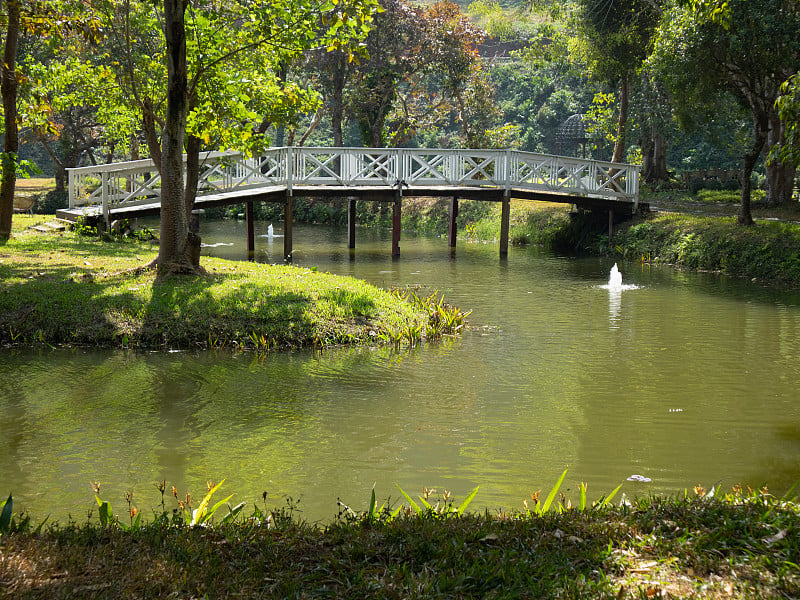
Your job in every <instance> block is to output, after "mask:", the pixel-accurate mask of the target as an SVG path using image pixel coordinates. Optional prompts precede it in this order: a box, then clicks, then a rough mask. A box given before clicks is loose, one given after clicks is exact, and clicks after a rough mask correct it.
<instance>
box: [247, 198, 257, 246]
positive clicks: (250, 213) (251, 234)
mask: <svg viewBox="0 0 800 600" xmlns="http://www.w3.org/2000/svg"><path fill="white" fill-rule="evenodd" d="M244 212H245V223H246V225H247V260H253V259H254V258H255V256H256V225H255V221H256V217H255V210H253V201H252V200H248V201H247V202H245V205H244Z"/></svg>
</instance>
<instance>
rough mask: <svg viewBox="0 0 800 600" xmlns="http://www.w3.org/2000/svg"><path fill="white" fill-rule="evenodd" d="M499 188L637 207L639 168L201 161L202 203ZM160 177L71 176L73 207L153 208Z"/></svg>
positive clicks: (542, 159)
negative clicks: (319, 190)
mask: <svg viewBox="0 0 800 600" xmlns="http://www.w3.org/2000/svg"><path fill="white" fill-rule="evenodd" d="M298 185H325V186H341V187H356V186H383V187H386V186H389V187H394V186H399V187H400V188H402V187H403V186H404V185H405V186H408V187H410V188H411V189H412V192H413V188H414V186H493V187H502V188H504V189H506V190H511V189H512V188H518V189H531V190H542V191H549V192H556V193H564V194H573V195H580V196H596V197H601V198H612V199H617V200H623V201H629V202H631V203H633V204H634V205H636V204H637V203H638V194H639V168H638V167H637V166H634V165H627V164H618V163H610V162H602V161H593V160H581V159H577V158H569V157H564V156H553V155H548V154H536V153H531V152H522V151H518V150H469V149H449V148H447V149H442V148H308V147H303V148H292V147H288V148H271V149H269V150H268V151H267V152H265V153H264V154H263V155H261V156H258V157H247V156H245V155H243V154H241V153H238V152H208V153H204V154H202V155H201V161H200V177H199V180H198V190H197V193H198V195H199V196H203V195H208V194H219V193H225V192H231V191H234V190H243V189H249V188H260V187H267V186H286V188H287V190H288V191H289V193H291V192H292V189H293V187H294V186H298ZM160 198H161V178H160V175H159V173H158V170H157V169H156V168H155V166H154V164H153V162H152V161H151V160H139V161H131V162H122V163H114V164H108V165H97V166H89V167H79V168H76V169H69V202H70V208H74V207H78V206H85V205H93V204H96V205H100V206H101V207H102V210H103V214H104V215H106V216H107V215H108V210H109V209H110V208H111V207H115V206H136V205H145V204H153V203H157V202H159V201H160Z"/></svg>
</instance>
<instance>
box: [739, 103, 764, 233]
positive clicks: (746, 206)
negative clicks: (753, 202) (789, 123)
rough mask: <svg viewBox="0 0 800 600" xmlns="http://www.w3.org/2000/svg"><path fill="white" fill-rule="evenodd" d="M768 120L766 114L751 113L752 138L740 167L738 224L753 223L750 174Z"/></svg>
mask: <svg viewBox="0 0 800 600" xmlns="http://www.w3.org/2000/svg"><path fill="white" fill-rule="evenodd" d="M767 127H768V120H767V117H766V115H760V114H754V115H753V134H754V140H753V145H752V146H751V147H750V150H749V151H748V152H747V153H746V154H745V155H744V160H743V168H742V205H741V207H740V208H739V218H738V220H737V222H738V223H739V225H753V223H754V222H755V221H753V214H752V213H751V212H750V187H751V183H750V175H751V174H752V173H753V167H755V165H756V161H757V160H758V157H759V156H760V155H761V151H762V150H763V149H764V144H765V143H766V141H767Z"/></svg>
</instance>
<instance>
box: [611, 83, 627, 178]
mask: <svg viewBox="0 0 800 600" xmlns="http://www.w3.org/2000/svg"><path fill="white" fill-rule="evenodd" d="M627 132H628V76H627V75H623V77H622V81H621V82H620V85H619V120H618V121H617V139H616V141H615V142H614V155H613V156H612V157H611V162H615V163H621V162H625V144H626V143H627V137H628V136H627Z"/></svg>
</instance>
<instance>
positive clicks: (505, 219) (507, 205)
mask: <svg viewBox="0 0 800 600" xmlns="http://www.w3.org/2000/svg"><path fill="white" fill-rule="evenodd" d="M510 220H511V193H510V192H509V191H506V192H504V193H503V204H502V206H501V208H500V257H501V258H505V257H506V256H508V228H509V221H510Z"/></svg>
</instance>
